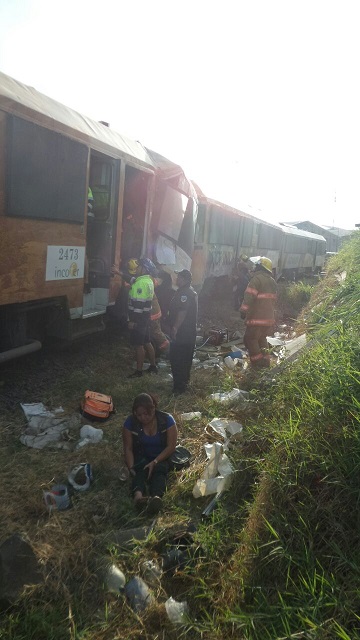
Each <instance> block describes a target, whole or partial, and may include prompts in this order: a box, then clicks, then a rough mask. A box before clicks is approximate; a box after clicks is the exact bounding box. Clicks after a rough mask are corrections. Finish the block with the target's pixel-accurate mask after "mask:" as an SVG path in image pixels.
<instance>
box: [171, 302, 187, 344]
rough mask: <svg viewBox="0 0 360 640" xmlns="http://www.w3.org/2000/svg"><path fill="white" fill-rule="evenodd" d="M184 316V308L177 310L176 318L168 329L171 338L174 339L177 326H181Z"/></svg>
mask: <svg viewBox="0 0 360 640" xmlns="http://www.w3.org/2000/svg"><path fill="white" fill-rule="evenodd" d="M185 318H186V309H181V311H178V312H177V314H176V318H175V320H174V324H173V326H172V327H171V330H170V337H171V338H173V340H176V334H177V332H178V330H179V328H180V327H181V325H182V323H183V322H184V320H185Z"/></svg>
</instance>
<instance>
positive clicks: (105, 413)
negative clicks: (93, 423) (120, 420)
mask: <svg viewBox="0 0 360 640" xmlns="http://www.w3.org/2000/svg"><path fill="white" fill-rule="evenodd" d="M114 411H115V410H114V405H113V401H112V398H111V396H106V395H104V394H103V393H96V391H89V390H88V391H85V397H84V399H83V400H82V401H81V412H82V414H83V416H84V417H85V418H89V419H90V420H107V418H108V417H109V416H110V414H111V413H114Z"/></svg>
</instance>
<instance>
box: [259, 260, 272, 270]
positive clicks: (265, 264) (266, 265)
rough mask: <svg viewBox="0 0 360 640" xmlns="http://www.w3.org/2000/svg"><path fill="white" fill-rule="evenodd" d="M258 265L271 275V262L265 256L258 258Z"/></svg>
mask: <svg viewBox="0 0 360 640" xmlns="http://www.w3.org/2000/svg"><path fill="white" fill-rule="evenodd" d="M258 264H261V266H262V267H264V269H266V271H270V273H272V262H271V260H270V258H265V256H261V258H259V262H258Z"/></svg>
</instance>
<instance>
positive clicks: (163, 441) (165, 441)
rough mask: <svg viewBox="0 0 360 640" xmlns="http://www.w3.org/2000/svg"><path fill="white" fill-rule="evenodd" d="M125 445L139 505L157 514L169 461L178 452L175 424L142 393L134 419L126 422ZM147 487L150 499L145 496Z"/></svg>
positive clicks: (148, 395) (127, 419)
mask: <svg viewBox="0 0 360 640" xmlns="http://www.w3.org/2000/svg"><path fill="white" fill-rule="evenodd" d="M123 441H124V455H125V462H126V465H127V467H128V469H129V471H130V474H131V475H132V476H133V479H132V490H133V495H134V502H135V505H136V506H137V507H139V508H140V509H142V508H146V509H147V511H148V513H157V512H158V511H159V510H160V509H161V507H162V500H161V497H162V496H163V495H164V493H165V491H166V484H167V475H168V470H169V458H170V456H171V454H172V453H174V451H175V448H176V441H177V427H176V423H175V420H174V418H173V417H172V415H170V413H165V412H164V411H159V410H158V409H157V401H156V400H155V398H154V397H153V396H152V395H151V394H148V393H140V395H138V396H136V398H135V400H134V402H133V407H132V415H131V416H128V418H126V420H125V422H124V428H123ZM147 486H148V489H149V494H150V498H147V497H146V495H145V494H146V489H147Z"/></svg>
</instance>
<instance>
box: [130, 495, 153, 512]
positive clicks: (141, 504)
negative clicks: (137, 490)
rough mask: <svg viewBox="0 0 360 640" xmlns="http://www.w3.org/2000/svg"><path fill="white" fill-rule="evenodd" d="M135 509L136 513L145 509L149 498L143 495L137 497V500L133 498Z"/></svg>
mask: <svg viewBox="0 0 360 640" xmlns="http://www.w3.org/2000/svg"><path fill="white" fill-rule="evenodd" d="M134 504H135V509H136V511H137V512H138V513H141V512H142V511H145V510H146V508H147V506H148V504H149V498H147V497H146V496H144V497H143V498H139V500H135V503H134Z"/></svg>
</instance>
